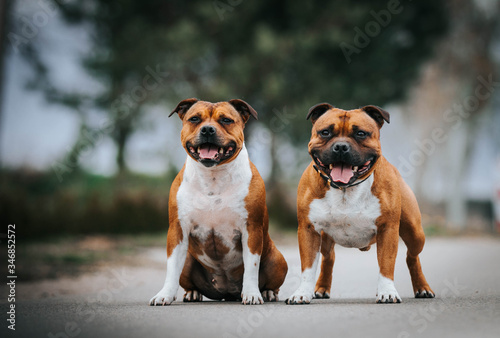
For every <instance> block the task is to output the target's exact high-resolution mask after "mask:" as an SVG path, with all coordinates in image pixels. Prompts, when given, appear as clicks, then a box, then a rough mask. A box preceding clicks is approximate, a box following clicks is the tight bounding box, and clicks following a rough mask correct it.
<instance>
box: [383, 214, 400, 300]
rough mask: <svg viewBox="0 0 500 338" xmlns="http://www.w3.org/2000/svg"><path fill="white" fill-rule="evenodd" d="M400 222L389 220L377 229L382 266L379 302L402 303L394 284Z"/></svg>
mask: <svg viewBox="0 0 500 338" xmlns="http://www.w3.org/2000/svg"><path fill="white" fill-rule="evenodd" d="M398 241H399V224H397V223H396V222H392V223H391V222H388V223H386V224H382V225H381V226H379V227H378V230H377V260H378V265H379V268H380V273H379V276H378V287H377V303H401V297H399V294H398V291H397V290H396V287H395V286H394V266H395V264H396V256H397V254H398Z"/></svg>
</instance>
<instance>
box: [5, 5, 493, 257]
mask: <svg viewBox="0 0 500 338" xmlns="http://www.w3.org/2000/svg"><path fill="white" fill-rule="evenodd" d="M0 7H1V8H0V14H1V18H0V37H1V47H0V58H1V64H2V67H1V74H0V79H1V83H0V86H1V98H0V107H1V110H0V166H1V171H0V182H1V183H0V217H1V219H2V222H1V223H2V224H3V225H2V227H3V229H6V226H7V224H9V223H16V225H17V235H18V238H19V239H21V240H24V239H25V240H27V241H34V240H47V239H49V238H50V239H51V240H54V239H55V238H61V236H83V235H90V234H92V235H96V234H115V233H119V234H125V235H127V234H128V235H134V236H136V235H137V234H161V236H160V237H161V240H162V242H163V241H164V239H165V234H166V229H167V227H168V222H167V205H168V191H169V187H170V183H171V182H172V180H173V178H174V177H175V175H176V173H177V172H178V171H179V170H180V168H181V167H182V165H183V163H184V160H185V157H186V154H185V153H184V150H183V149H182V146H181V144H180V139H179V135H180V128H181V121H180V120H179V119H178V118H177V117H176V116H174V117H172V118H170V119H169V118H167V116H168V114H169V113H170V111H171V110H172V109H173V108H174V107H175V106H176V105H177V103H178V102H179V101H180V100H182V99H185V98H189V97H197V98H199V99H203V100H208V101H221V100H229V99H233V98H240V99H244V100H245V101H247V102H248V103H250V104H251V105H252V106H253V107H254V108H255V109H256V110H257V112H258V113H259V121H251V122H249V124H248V125H247V127H246V142H247V147H248V149H249V153H250V158H251V160H252V161H253V162H254V163H255V164H256V166H257V167H258V169H259V171H260V173H261V174H262V176H263V177H264V179H265V181H266V188H267V203H268V206H269V208H270V216H271V227H272V231H273V232H275V233H277V234H280V233H286V232H289V233H292V234H294V233H295V231H296V228H297V223H296V208H295V201H296V188H297V184H298V182H299V179H300V176H301V174H302V172H303V170H304V169H305V167H306V166H307V165H308V162H309V161H310V158H309V156H308V153H307V142H308V139H309V137H310V129H311V124H310V122H309V121H306V120H305V116H306V114H307V111H308V109H309V107H311V106H312V105H314V104H316V103H319V102H329V103H331V104H333V105H335V106H337V107H340V108H344V109H353V108H358V107H360V106H363V105H368V104H374V105H378V106H381V107H383V108H384V109H386V110H388V111H389V112H390V113H391V123H390V124H386V125H384V127H383V129H382V132H381V134H382V149H383V152H384V155H385V156H386V157H387V158H388V160H389V161H390V162H391V163H393V164H394V165H395V166H396V167H398V169H399V170H400V172H401V174H402V175H403V177H404V178H405V179H406V181H407V182H408V183H409V184H410V185H411V187H412V188H413V190H414V191H415V193H416V195H417V198H418V200H419V203H420V207H421V210H422V214H423V222H424V227H425V229H426V232H427V233H428V234H429V235H432V234H444V235H448V234H456V233H463V232H479V233H487V234H495V233H498V232H499V231H500V202H499V201H500V153H499V146H500V108H499V106H500V104H499V103H500V74H499V72H498V65H499V63H500V20H498V18H499V16H500V1H497V0H447V1H434V0H421V1H404V0H402V1H397V0H389V1H387V0H384V1H378V0H377V1H373V0H370V1H368V0H358V1H335V2H334V1H318V0H313V1H306V2H303V1H300V2H297V1H291V0H280V1H275V0H268V1H245V0H220V1H198V0H191V1H184V0H168V1H165V0H142V1H133V0H121V1H106V0H87V1H77V0H22V1H21V0H19V1H13V0H4V1H2V2H1V5H0ZM2 231H3V230H2ZM153 236H154V237H158V236H155V235H153ZM87 244H88V243H87ZM94 244H95V243H94ZM88 245H90V244H88ZM90 246H91V245H90ZM83 247H85V245H83ZM34 252H35V254H36V252H37V251H36V250H34ZM64 259H65V260H67V261H68V262H70V261H72V260H76V261H78V260H79V259H82V258H81V257H73V256H68V257H66V258H64ZM49 261H50V259H49ZM63 263H64V262H63Z"/></svg>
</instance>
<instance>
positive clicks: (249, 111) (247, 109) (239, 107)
mask: <svg viewBox="0 0 500 338" xmlns="http://www.w3.org/2000/svg"><path fill="white" fill-rule="evenodd" d="M228 102H229V103H230V104H231V105H232V106H233V107H234V109H236V111H237V112H238V113H240V114H241V117H242V118H243V121H244V122H245V123H247V121H248V119H249V118H250V116H253V117H254V119H256V120H258V118H257V112H256V111H255V109H253V108H252V106H250V105H249V104H248V103H246V102H245V101H243V100H239V99H234V100H229V101H228Z"/></svg>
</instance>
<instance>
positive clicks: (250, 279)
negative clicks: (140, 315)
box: [150, 99, 288, 305]
mask: <svg viewBox="0 0 500 338" xmlns="http://www.w3.org/2000/svg"><path fill="white" fill-rule="evenodd" d="M174 113H177V114H178V115H179V117H180V119H181V120H182V125H183V126H182V131H181V141H182V145H183V147H184V149H185V150H186V152H187V154H188V156H187V159H186V163H185V164H184V167H183V168H182V170H181V171H180V172H179V174H178V175H177V177H176V178H175V180H174V182H173V183H172V186H171V188H170V197H169V229H168V234H167V275H166V279H165V284H164V286H163V288H162V289H161V290H160V291H159V292H158V294H156V296H154V297H153V298H151V300H150V305H169V304H171V303H172V302H173V301H174V300H175V297H176V294H177V290H178V288H179V284H180V285H181V286H182V287H183V288H184V289H185V291H186V293H185V295H184V301H185V302H195V301H201V300H202V295H203V296H206V297H208V298H211V299H217V300H222V299H224V300H240V299H241V300H242V303H243V304H262V303H263V302H264V300H265V301H276V300H277V299H278V291H279V288H280V286H281V285H282V284H283V281H284V280H285V276H286V273H287V270H288V267H287V264H286V261H285V259H284V258H283V255H282V254H281V252H279V251H278V249H277V248H276V246H275V245H274V243H273V241H272V240H271V238H270V237H269V233H268V214H267V207H266V191H265V186H264V181H263V180H262V178H261V176H260V175H259V172H258V171H257V169H256V168H255V166H254V165H253V163H252V162H250V160H249V158H248V153H247V149H246V148H245V143H244V137H243V129H244V127H245V123H246V122H247V121H248V119H249V118H250V116H253V117H254V118H257V112H256V111H255V110H254V109H253V108H252V107H251V106H250V105H249V104H247V103H246V102H244V101H242V100H230V101H228V102H218V103H210V102H205V101H198V100H197V99H187V100H184V101H181V102H180V103H179V104H178V105H177V107H176V108H175V109H174V111H173V112H172V114H170V116H171V115H173V114H174Z"/></svg>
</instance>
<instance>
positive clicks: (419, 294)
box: [415, 286, 436, 298]
mask: <svg viewBox="0 0 500 338" xmlns="http://www.w3.org/2000/svg"><path fill="white" fill-rule="evenodd" d="M434 297H436V294H435V293H434V291H432V290H431V288H430V287H429V286H427V287H423V288H420V289H419V290H417V291H416V292H415V298H434Z"/></svg>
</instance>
